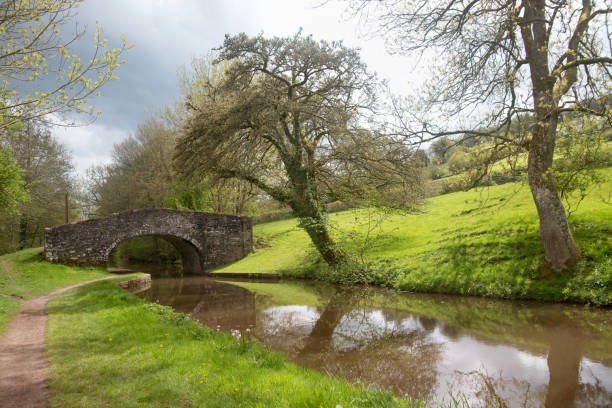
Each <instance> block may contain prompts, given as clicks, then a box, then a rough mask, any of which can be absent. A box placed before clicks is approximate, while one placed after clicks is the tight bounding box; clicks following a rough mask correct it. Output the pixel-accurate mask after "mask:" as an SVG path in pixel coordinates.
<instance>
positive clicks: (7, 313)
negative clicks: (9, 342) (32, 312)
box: [0, 296, 21, 335]
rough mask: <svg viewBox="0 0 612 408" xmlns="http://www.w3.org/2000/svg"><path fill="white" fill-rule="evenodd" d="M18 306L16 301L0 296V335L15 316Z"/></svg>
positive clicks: (18, 302)
mask: <svg viewBox="0 0 612 408" xmlns="http://www.w3.org/2000/svg"><path fill="white" fill-rule="evenodd" d="M20 304H21V302H20V301H19V300H17V299H12V298H7V297H3V296H0V335H2V333H4V330H6V325H7V323H8V322H10V321H11V320H13V317H15V315H16V314H17V311H18V310H19V305H20Z"/></svg>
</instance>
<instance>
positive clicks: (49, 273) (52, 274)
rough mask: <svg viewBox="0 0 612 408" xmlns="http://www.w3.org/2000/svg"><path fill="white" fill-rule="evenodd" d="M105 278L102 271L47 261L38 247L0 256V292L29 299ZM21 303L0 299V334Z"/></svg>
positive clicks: (104, 272) (104, 273)
mask: <svg viewBox="0 0 612 408" xmlns="http://www.w3.org/2000/svg"><path fill="white" fill-rule="evenodd" d="M105 275H108V272H106V270H104V269H102V268H91V267H78V266H77V267H74V266H66V265H59V264H53V263H50V262H47V261H45V260H44V259H43V256H42V249H41V248H32V249H25V250H23V251H19V252H15V253H12V254H6V255H2V256H0V293H2V294H4V295H13V296H19V297H22V298H24V299H31V298H33V297H36V296H40V295H44V294H46V293H49V292H52V291H54V290H55V289H59V288H61V287H64V286H68V285H72V284H75V283H79V282H83V281H87V280H91V279H96V278H99V277H102V276H105ZM19 305H20V302H19V300H17V299H13V298H6V297H2V296H0V334H2V333H3V332H4V330H5V328H6V324H7V323H8V322H9V321H10V320H11V319H12V318H13V317H14V316H15V314H16V313H17V310H18V309H19Z"/></svg>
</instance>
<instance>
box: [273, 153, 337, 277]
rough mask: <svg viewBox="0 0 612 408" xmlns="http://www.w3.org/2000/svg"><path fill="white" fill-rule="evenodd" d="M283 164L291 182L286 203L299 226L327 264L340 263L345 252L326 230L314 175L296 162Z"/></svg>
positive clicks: (325, 221) (332, 265)
mask: <svg viewBox="0 0 612 408" xmlns="http://www.w3.org/2000/svg"><path fill="white" fill-rule="evenodd" d="M296 161H297V160H296ZM285 165H286V167H287V173H288V176H289V178H290V180H291V182H292V184H293V195H292V198H291V199H290V200H289V202H288V203H287V204H289V206H290V207H291V209H292V210H293V213H294V214H295V215H296V216H297V217H298V218H299V219H300V227H302V228H304V230H305V231H306V232H307V233H308V235H309V236H310V239H311V240H312V243H313V244H314V246H315V247H316V248H317V250H318V251H319V253H320V254H321V256H322V257H323V259H324V260H325V262H327V264H328V265H329V266H331V267H334V266H337V265H338V264H341V263H342V262H343V261H344V259H345V254H344V252H343V251H342V250H341V249H340V248H338V246H337V245H336V243H335V242H334V240H333V239H332V238H331V236H330V235H329V231H328V230H327V220H326V219H325V214H324V213H323V211H322V209H321V206H320V205H319V201H320V200H319V197H318V195H317V192H316V188H315V181H314V175H313V174H312V173H309V172H308V171H307V170H306V169H305V168H303V167H302V166H300V165H298V164H296V163H286V164H285Z"/></svg>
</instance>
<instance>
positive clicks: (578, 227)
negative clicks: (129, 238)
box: [216, 168, 612, 306]
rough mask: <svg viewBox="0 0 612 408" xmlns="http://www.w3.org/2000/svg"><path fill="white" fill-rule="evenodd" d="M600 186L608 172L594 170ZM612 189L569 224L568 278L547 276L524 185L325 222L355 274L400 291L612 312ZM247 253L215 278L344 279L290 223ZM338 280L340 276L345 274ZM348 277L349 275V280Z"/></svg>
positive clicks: (267, 231) (268, 229) (277, 226)
mask: <svg viewBox="0 0 612 408" xmlns="http://www.w3.org/2000/svg"><path fill="white" fill-rule="evenodd" d="M600 171H601V173H602V175H603V176H605V177H607V179H608V180H611V179H612V168H606V169H602V170H600ZM610 197H612V183H606V184H602V185H599V186H597V187H596V188H593V189H592V190H591V191H590V192H589V194H588V195H587V196H586V197H585V198H584V200H583V201H582V202H581V203H580V205H579V206H578V209H577V210H576V211H573V212H572V214H571V216H570V224H571V228H572V231H573V234H574V237H575V239H576V241H577V242H578V244H579V245H580V247H581V248H582V251H583V258H582V260H581V261H580V262H579V263H578V264H577V265H576V267H575V268H574V270H573V271H572V272H571V273H567V274H561V275H554V276H553V275H547V274H546V273H545V271H544V273H543V271H542V268H541V261H542V259H543V256H544V254H543V249H542V244H541V242H540V240H539V237H538V218H537V214H536V210H535V206H534V204H533V200H532V198H531V193H530V191H529V188H528V187H527V186H526V185H525V184H523V183H508V184H504V185H500V186H493V187H489V188H483V189H476V190H471V191H467V192H463V191H462V192H455V193H451V194H445V195H441V196H437V197H433V198H431V199H429V200H428V201H427V202H426V203H425V205H424V206H423V207H422V208H421V209H420V211H419V212H417V213H414V214H398V213H381V212H377V211H371V210H368V209H356V210H348V211H343V212H338V213H334V214H331V215H330V217H329V219H330V225H331V228H332V231H333V234H334V237H335V239H336V240H337V241H338V242H339V243H341V244H342V246H343V248H346V249H347V251H348V252H349V253H350V254H351V255H352V256H353V258H354V259H355V262H356V265H357V266H358V267H361V268H362V269H363V270H364V272H362V273H361V274H360V276H359V274H358V276H356V278H357V279H359V278H363V280H367V281H369V283H373V284H378V285H382V286H389V287H393V288H396V289H400V290H408V291H414V292H426V293H447V294H459V295H469V296H483V297H491V298H502V299H531V300H541V301H549V302H578V303H590V304H594V305H598V306H610V305H612V233H611V231H612V206H611V205H610ZM253 234H254V241H255V251H254V253H253V254H251V255H249V256H248V257H246V258H244V259H242V260H240V261H238V262H235V263H233V264H230V265H227V266H225V267H222V268H219V269H217V270H216V272H224V273H228V272H242V273H245V272H246V273H280V274H282V275H284V276H289V277H298V278H318V279H324V280H332V281H342V280H343V279H345V277H343V276H342V275H341V274H335V273H334V272H333V271H331V270H330V269H329V268H328V267H327V266H326V265H325V264H324V263H323V262H322V260H321V258H320V256H319V255H318V254H317V253H316V251H315V249H314V247H313V246H312V244H311V242H310V240H309V238H308V236H307V234H306V233H305V232H304V231H303V230H302V229H300V228H299V227H298V222H297V220H296V219H289V220H282V221H276V222H270V223H265V224H259V225H256V226H255V227H254V231H253ZM344 272H346V271H344ZM349 272H350V271H349Z"/></svg>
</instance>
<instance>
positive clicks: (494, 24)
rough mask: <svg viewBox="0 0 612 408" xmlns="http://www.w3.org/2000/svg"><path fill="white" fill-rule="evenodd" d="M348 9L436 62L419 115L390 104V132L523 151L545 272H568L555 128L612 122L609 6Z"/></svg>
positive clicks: (436, 3)
mask: <svg viewBox="0 0 612 408" xmlns="http://www.w3.org/2000/svg"><path fill="white" fill-rule="evenodd" d="M351 9H352V10H353V11H354V12H355V13H356V14H357V15H358V16H359V17H360V18H362V19H363V20H364V21H365V22H368V23H374V24H375V28H374V30H376V31H377V32H378V33H379V34H382V35H384V36H385V37H386V39H387V43H388V45H389V47H390V49H391V50H392V51H395V52H400V53H417V54H415V55H418V53H427V52H436V53H437V54H438V55H439V57H438V61H439V62H440V67H439V70H438V71H437V73H436V76H435V78H434V80H433V81H431V82H430V83H428V84H427V87H426V88H427V92H426V93H425V96H424V97H423V98H422V100H421V101H420V108H421V109H420V110H418V109H413V110H411V111H407V110H405V109H403V107H400V105H399V104H396V105H395V108H396V113H397V117H398V125H399V126H398V128H397V129H396V131H397V133H398V134H402V135H403V136H405V137H408V138H410V139H411V140H412V141H414V142H417V143H420V142H425V141H429V140H433V139H435V138H438V137H443V136H454V135H465V136H464V137H468V138H469V137H480V136H486V137H491V138H492V140H495V141H496V143H495V145H494V148H493V150H499V149H506V151H507V150H508V149H509V146H513V147H512V148H511V149H510V150H512V151H514V152H520V151H525V150H526V151H527V152H528V179H529V185H530V188H531V192H532V195H533V199H534V202H535V205H536V208H537V212H538V216H539V220H540V227H539V234H540V238H541V240H542V243H543V245H544V252H545V264H544V265H545V266H547V267H548V268H551V269H552V270H554V271H562V270H567V269H570V268H571V267H572V266H573V265H574V264H575V263H576V262H577V261H578V260H579V259H580V256H581V252H580V249H579V248H578V246H577V245H576V243H575V241H574V239H573V237H572V233H571V231H570V228H569V224H568V221H567V216H566V213H565V210H564V207H563V203H562V201H561V198H560V196H559V192H558V189H557V185H556V181H555V175H554V174H553V171H552V168H553V167H552V164H553V154H554V151H555V142H556V140H557V125H558V123H559V121H560V120H562V118H563V114H564V113H566V112H580V113H583V114H586V115H597V116H603V117H606V118H607V120H609V119H610V111H609V106H610V95H609V85H610V80H612V75H611V73H610V66H611V65H612V58H611V53H612V44H611V42H610V29H611V28H612V25H611V24H610V22H609V20H608V18H609V15H610V13H612V8H611V2H610V1H609V0H603V1H591V0H581V1H572V0H482V1H477V0H465V1H464V0H418V1H404V0H386V1H367V0H355V1H352V2H351ZM428 50H429V51H428ZM462 117H463V118H466V117H469V118H470V119H469V120H464V121H463V123H462V121H461V120H460V118H462ZM449 123H455V124H457V125H456V127H455V128H454V129H449V125H448V124H449ZM513 123H514V125H513ZM517 124H518V126H517ZM479 129H480V130H479ZM517 129H524V130H525V131H524V132H517ZM498 156H499V154H498Z"/></svg>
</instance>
